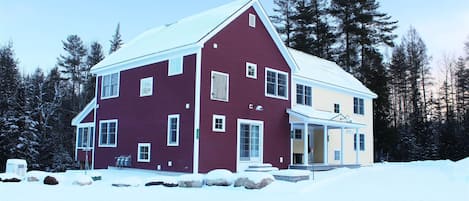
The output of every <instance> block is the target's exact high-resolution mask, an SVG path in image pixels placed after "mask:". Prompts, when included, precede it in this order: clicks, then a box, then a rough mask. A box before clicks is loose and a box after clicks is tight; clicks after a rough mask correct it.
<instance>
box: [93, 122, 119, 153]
mask: <svg viewBox="0 0 469 201" xmlns="http://www.w3.org/2000/svg"><path fill="white" fill-rule="evenodd" d="M104 123H105V124H109V123H116V134H115V135H114V142H115V144H101V124H104ZM118 128H119V123H118V120H117V119H108V120H100V121H99V138H98V140H99V142H98V147H117V134H118ZM107 130H108V131H109V128H108V129H107ZM107 135H109V133H108V134H107Z"/></svg>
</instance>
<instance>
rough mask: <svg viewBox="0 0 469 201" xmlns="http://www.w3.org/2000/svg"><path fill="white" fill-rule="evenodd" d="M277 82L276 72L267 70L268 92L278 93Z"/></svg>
mask: <svg viewBox="0 0 469 201" xmlns="http://www.w3.org/2000/svg"><path fill="white" fill-rule="evenodd" d="M276 84H277V78H276V73H274V72H272V71H267V94H271V95H277V93H276V92H275V88H276V87H275V85H276Z"/></svg>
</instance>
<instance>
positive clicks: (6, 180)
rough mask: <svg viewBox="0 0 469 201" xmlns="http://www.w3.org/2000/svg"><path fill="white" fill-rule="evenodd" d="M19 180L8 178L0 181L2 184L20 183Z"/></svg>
mask: <svg viewBox="0 0 469 201" xmlns="http://www.w3.org/2000/svg"><path fill="white" fill-rule="evenodd" d="M20 181H21V179H18V178H8V179H4V180H2V182H20Z"/></svg>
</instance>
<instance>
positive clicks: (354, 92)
mask: <svg viewBox="0 0 469 201" xmlns="http://www.w3.org/2000/svg"><path fill="white" fill-rule="evenodd" d="M292 79H293V80H295V81H299V80H301V81H303V82H309V83H311V84H312V85H314V86H315V87H320V88H322V89H330V90H333V91H336V92H344V93H346V94H348V95H351V96H359V97H364V98H368V99H373V98H377V95H376V94H368V93H364V92H361V91H357V90H354V89H349V88H344V87H342V86H338V85H335V84H333V83H326V82H322V81H318V80H313V79H310V78H307V77H304V76H301V75H298V74H296V73H295V74H293V75H292Z"/></svg>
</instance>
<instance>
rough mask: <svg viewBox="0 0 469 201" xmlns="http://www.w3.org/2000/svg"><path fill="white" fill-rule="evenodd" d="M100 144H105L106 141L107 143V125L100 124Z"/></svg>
mask: <svg viewBox="0 0 469 201" xmlns="http://www.w3.org/2000/svg"><path fill="white" fill-rule="evenodd" d="M100 127H101V144H107V143H108V141H107V138H108V137H107V136H108V135H107V132H108V131H107V123H102V124H101V126H100Z"/></svg>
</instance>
